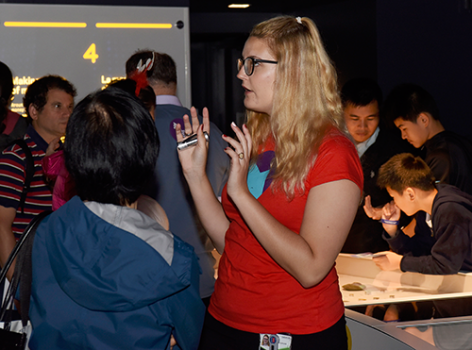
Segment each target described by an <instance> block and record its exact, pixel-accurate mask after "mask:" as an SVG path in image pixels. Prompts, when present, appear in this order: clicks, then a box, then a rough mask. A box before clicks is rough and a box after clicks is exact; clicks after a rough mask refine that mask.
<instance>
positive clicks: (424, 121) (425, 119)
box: [416, 112, 431, 128]
mask: <svg viewBox="0 0 472 350" xmlns="http://www.w3.org/2000/svg"><path fill="white" fill-rule="evenodd" d="M430 122H431V116H430V115H429V113H426V112H421V113H420V114H419V115H418V118H417V119H416V123H417V124H421V125H423V126H424V127H425V128H427V127H428V126H429V124H430Z"/></svg>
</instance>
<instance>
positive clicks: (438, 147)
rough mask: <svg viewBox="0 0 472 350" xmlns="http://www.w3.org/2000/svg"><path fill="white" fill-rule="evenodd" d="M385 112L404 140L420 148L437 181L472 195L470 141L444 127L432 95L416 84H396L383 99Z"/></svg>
mask: <svg viewBox="0 0 472 350" xmlns="http://www.w3.org/2000/svg"><path fill="white" fill-rule="evenodd" d="M385 115H386V117H387V119H388V120H390V121H392V122H393V123H394V124H395V125H396V126H397V128H399V129H400V131H401V133H402V137H403V138H404V139H406V140H408V142H409V143H411V144H412V145H413V146H414V147H415V148H422V150H423V151H424V154H422V158H423V159H424V160H425V162H426V164H428V166H429V168H430V169H431V171H432V172H433V174H434V177H435V178H436V180H438V181H439V182H440V183H447V184H450V185H453V186H456V187H458V188H459V189H460V190H462V191H464V192H467V193H469V194H472V181H471V180H470V174H472V144H471V143H470V142H469V141H468V140H467V139H465V138H464V137H461V136H459V135H457V134H455V133H453V132H451V131H446V130H445V129H444V127H443V126H442V124H441V122H440V120H439V111H438V107H437V105H436V102H435V100H434V98H433V96H431V94H429V93H428V92H427V91H426V90H425V89H423V88H422V87H420V86H418V85H415V84H402V85H399V86H397V87H396V88H394V89H393V90H392V92H391V93H390V94H389V96H388V97H387V99H386V101H385Z"/></svg>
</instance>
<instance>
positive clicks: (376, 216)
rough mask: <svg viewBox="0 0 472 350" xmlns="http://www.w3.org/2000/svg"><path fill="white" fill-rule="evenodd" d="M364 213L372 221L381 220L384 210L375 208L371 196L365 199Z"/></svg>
mask: <svg viewBox="0 0 472 350" xmlns="http://www.w3.org/2000/svg"><path fill="white" fill-rule="evenodd" d="M364 211H365V213H366V215H367V216H368V217H369V218H371V219H372V220H380V219H381V218H382V208H374V207H373V206H372V200H371V198H370V196H366V197H365V202H364Z"/></svg>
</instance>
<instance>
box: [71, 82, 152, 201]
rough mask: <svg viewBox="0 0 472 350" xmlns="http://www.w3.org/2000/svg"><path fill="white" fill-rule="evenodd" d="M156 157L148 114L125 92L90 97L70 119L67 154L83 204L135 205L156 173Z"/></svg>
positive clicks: (111, 90) (115, 89)
mask: <svg viewBox="0 0 472 350" xmlns="http://www.w3.org/2000/svg"><path fill="white" fill-rule="evenodd" d="M158 153H159V136H158V134H157V130H156V128H155V126H154V123H153V120H152V118H151V116H150V115H149V112H148V111H147V110H146V109H145V108H144V106H143V105H142V104H141V103H140V102H139V100H138V99H137V98H136V97H134V96H132V95H131V94H129V93H127V92H125V91H123V90H121V89H117V88H112V89H105V90H102V91H98V92H95V93H93V94H90V95H89V96H87V97H86V98H84V99H83V100H82V101H81V102H80V103H79V104H78V105H77V106H76V107H75V109H74V111H73V113H72V115H71V116H70V118H69V123H68V125H67V130H66V142H65V145H64V156H65V162H66V167H67V169H68V170H69V172H70V174H71V176H72V178H73V179H74V181H75V183H76V189H77V194H78V195H79V197H80V198H81V199H82V200H88V201H96V202H100V203H111V204H116V205H126V204H131V203H134V202H135V201H136V200H137V199H138V197H139V196H140V195H141V194H142V192H143V190H144V188H145V187H146V185H147V184H148V182H149V181H150V179H151V178H152V177H153V175H154V173H153V172H154V167H155V165H156V160H157V155H158Z"/></svg>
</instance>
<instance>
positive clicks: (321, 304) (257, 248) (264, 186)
mask: <svg viewBox="0 0 472 350" xmlns="http://www.w3.org/2000/svg"><path fill="white" fill-rule="evenodd" d="M238 68H239V73H238V75H237V76H238V78H239V79H240V80H241V81H242V86H243V88H244V90H245V99H244V105H245V107H246V109H247V126H246V125H243V126H242V128H241V129H240V128H239V127H237V126H236V125H235V124H234V123H233V124H232V129H233V131H234V132H235V134H236V137H235V138H234V139H233V138H231V137H228V136H223V138H224V140H225V141H227V142H228V143H229V144H230V145H231V146H232V147H230V148H227V149H226V153H227V154H228V156H229V157H231V170H230V175H229V180H228V183H227V186H226V188H225V190H224V191H223V195H222V203H221V204H220V202H219V201H218V199H217V198H216V197H215V195H214V194H213V191H212V190H211V187H210V183H209V181H208V178H207V176H206V174H205V163H206V156H207V148H208V146H207V143H206V141H205V137H204V135H203V132H204V131H206V132H207V133H208V132H210V130H209V125H210V123H209V114H208V110H206V109H205V110H204V112H203V124H202V125H201V126H200V125H199V123H198V119H197V115H196V112H195V109H193V110H192V118H191V119H192V120H189V118H188V117H186V118H184V121H185V130H184V131H185V133H186V134H187V135H189V134H192V133H197V136H198V144H197V146H196V147H190V148H186V149H183V150H180V151H179V156H180V159H181V163H182V168H183V171H184V175H185V178H186V180H187V182H188V184H189V187H190V190H191V193H192V196H193V199H194V201H195V203H196V206H197V210H198V214H199V216H200V219H201V222H202V224H203V226H204V228H205V230H206V232H207V233H208V235H209V236H210V237H211V239H212V241H213V244H214V245H215V247H216V249H217V250H218V251H219V252H220V253H222V257H221V260H220V265H219V271H218V280H217V282H216V285H215V292H214V293H213V295H212V298H211V303H210V306H209V309H208V313H207V316H206V320H205V326H204V330H203V333H202V337H201V341H200V349H205V350H207V349H218V350H221V349H237V350H240V349H258V348H259V346H260V344H261V343H262V340H263V337H264V335H268V336H269V341H270V344H271V345H275V344H277V345H278V348H284V347H291V349H293V350H298V349H308V348H309V349H323V350H326V349H336V350H339V349H347V337H346V330H345V320H344V306H343V302H342V300H341V294H340V291H339V285H338V278H337V274H336V270H335V268H334V262H335V259H336V257H337V255H338V253H339V251H340V250H341V247H342V246H343V243H344V240H345V238H346V236H347V234H348V232H349V229H350V227H351V224H352V221H353V218H354V216H355V213H356V210H357V207H358V203H359V200H360V198H361V193H362V181H363V180H362V179H363V176H362V168H361V165H360V163H359V158H358V156H357V151H356V149H355V147H354V145H353V144H352V142H351V141H350V140H349V139H348V138H347V137H346V129H345V125H344V121H343V117H342V108H341V102H340V98H339V96H338V91H337V83H336V73H335V70H334V67H333V66H332V64H331V61H330V59H329V57H328V55H327V54H326V52H325V49H324V48H323V45H322V42H321V39H320V36H319V33H318V30H317V28H316V26H315V24H314V23H313V22H312V21H311V20H310V19H308V18H299V17H298V18H294V17H285V16H284V17H277V18H273V19H271V20H268V21H265V22H262V23H260V24H258V25H256V26H255V27H254V29H253V30H252V32H251V34H250V36H249V38H248V40H247V41H246V44H245V46H244V49H243V52H242V58H241V59H240V60H239V61H238ZM177 134H178V135H179V136H180V135H181V133H179V132H177ZM178 141H182V138H181V137H180V138H179V140H178Z"/></svg>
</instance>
